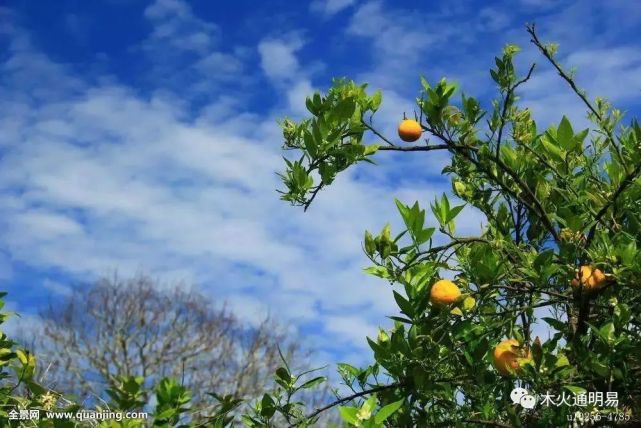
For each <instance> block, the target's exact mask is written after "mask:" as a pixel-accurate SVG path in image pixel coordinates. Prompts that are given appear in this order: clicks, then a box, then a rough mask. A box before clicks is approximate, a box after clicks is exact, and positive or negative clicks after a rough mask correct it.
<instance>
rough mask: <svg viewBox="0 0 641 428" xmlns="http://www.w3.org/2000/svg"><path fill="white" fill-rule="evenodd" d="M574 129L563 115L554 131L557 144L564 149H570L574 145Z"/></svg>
mask: <svg viewBox="0 0 641 428" xmlns="http://www.w3.org/2000/svg"><path fill="white" fill-rule="evenodd" d="M573 137H574V131H573V130H572V125H571V124H570V121H569V120H568V118H567V117H565V116H563V119H561V123H560V124H559V128H558V129H557V131H556V140H557V141H558V143H559V145H560V146H561V147H563V148H564V149H566V150H570V149H572V146H573V145H574V141H573Z"/></svg>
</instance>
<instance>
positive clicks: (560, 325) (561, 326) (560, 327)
mask: <svg viewBox="0 0 641 428" xmlns="http://www.w3.org/2000/svg"><path fill="white" fill-rule="evenodd" d="M542 319H543V321H545V322H546V323H548V324H550V326H551V327H553V328H554V329H556V330H557V331H561V332H562V331H565V330H566V329H567V325H566V324H565V323H564V322H563V321H559V320H557V319H554V318H549V317H543V318H542Z"/></svg>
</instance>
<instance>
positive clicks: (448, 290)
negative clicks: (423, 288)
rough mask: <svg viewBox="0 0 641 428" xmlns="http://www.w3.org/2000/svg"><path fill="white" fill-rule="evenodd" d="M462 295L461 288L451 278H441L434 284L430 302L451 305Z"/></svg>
mask: <svg viewBox="0 0 641 428" xmlns="http://www.w3.org/2000/svg"><path fill="white" fill-rule="evenodd" d="M460 296H461V290H460V289H459V288H458V287H457V286H456V284H454V283H453V282H452V281H450V280H449V279H441V280H440V281H436V282H435V283H434V285H432V289H431V290H430V302H432V303H433V304H435V305H439V306H445V305H450V304H452V303H454V302H456V300H457V299H458V298H459V297H460Z"/></svg>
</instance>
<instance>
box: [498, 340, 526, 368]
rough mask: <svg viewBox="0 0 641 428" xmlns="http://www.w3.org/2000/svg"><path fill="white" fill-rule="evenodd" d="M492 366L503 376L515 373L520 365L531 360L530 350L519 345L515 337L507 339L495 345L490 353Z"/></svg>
mask: <svg viewBox="0 0 641 428" xmlns="http://www.w3.org/2000/svg"><path fill="white" fill-rule="evenodd" d="M492 359H493V361H494V367H496V370H498V372H499V373H501V374H502V375H503V376H509V375H510V374H511V373H516V372H518V371H519V369H520V368H521V365H522V364H523V363H525V362H527V361H531V360H532V352H531V351H530V350H529V349H525V348H523V347H522V346H520V345H519V342H518V340H516V339H507V340H504V341H503V342H501V343H499V344H498V345H496V347H495V348H494V353H493V354H492Z"/></svg>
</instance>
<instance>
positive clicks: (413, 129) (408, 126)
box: [398, 119, 423, 143]
mask: <svg viewBox="0 0 641 428" xmlns="http://www.w3.org/2000/svg"><path fill="white" fill-rule="evenodd" d="M422 133H423V129H422V128H421V125H420V124H419V123H418V122H417V121H415V120H413V119H405V120H403V121H402V122H401V123H400V125H398V136H399V137H401V140H403V141H406V142H408V143H411V142H413V141H416V140H418V139H419V138H421V134H422Z"/></svg>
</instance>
